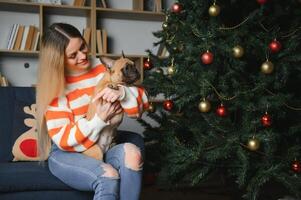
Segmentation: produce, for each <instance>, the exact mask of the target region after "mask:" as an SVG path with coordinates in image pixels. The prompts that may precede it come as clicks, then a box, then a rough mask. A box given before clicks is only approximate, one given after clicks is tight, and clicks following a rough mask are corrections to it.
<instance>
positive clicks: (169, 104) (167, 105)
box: [163, 100, 174, 111]
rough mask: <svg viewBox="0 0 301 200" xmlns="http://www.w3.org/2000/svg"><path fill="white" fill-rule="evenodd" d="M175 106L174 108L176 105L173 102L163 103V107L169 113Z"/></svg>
mask: <svg viewBox="0 0 301 200" xmlns="http://www.w3.org/2000/svg"><path fill="white" fill-rule="evenodd" d="M173 106H174V103H173V101H172V100H165V101H164V102H163V107H164V109H165V110H167V111H171V110H172V108H173Z"/></svg>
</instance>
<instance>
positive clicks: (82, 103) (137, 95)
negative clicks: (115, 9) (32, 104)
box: [45, 65, 148, 152]
mask: <svg viewBox="0 0 301 200" xmlns="http://www.w3.org/2000/svg"><path fill="white" fill-rule="evenodd" d="M105 70H106V68H105V67H104V66H103V65H97V66H96V67H94V68H92V69H91V70H90V71H89V72H87V73H84V74H81V75H78V76H68V77H66V84H67V85H66V90H65V96H62V97H58V98H55V99H54V100H53V101H52V102H51V104H50V105H49V106H48V109H47V111H46V114H45V118H46V124H47V129H48V134H49V136H50V137H51V139H52V141H53V142H54V143H55V144H56V145H57V146H58V147H59V148H60V149H62V150H65V151H76V152H82V151H85V150H86V149H88V148H89V147H91V146H92V145H93V144H94V143H95V142H97V140H98V138H99V133H100V132H101V130H102V129H103V128H104V127H105V126H107V125H108V124H107V123H105V122H104V121H102V120H101V119H100V118H99V117H98V116H97V114H95V116H94V117H93V118H92V119H91V120H87V119H86V118H85V115H86V113H87V111H88V106H89V103H90V101H91V96H92V95H93V92H94V88H95V86H96V84H97V83H98V81H99V80H100V79H102V77H103V72H104V71H105ZM124 90H125V96H124V98H123V99H122V100H121V101H120V103H121V106H122V107H123V109H124V111H125V113H127V115H128V116H130V117H140V115H141V113H142V112H143V110H145V109H146V108H147V107H148V100H147V96H146V93H145V90H144V89H143V88H140V87H124Z"/></svg>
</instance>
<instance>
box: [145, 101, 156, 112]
mask: <svg viewBox="0 0 301 200" xmlns="http://www.w3.org/2000/svg"><path fill="white" fill-rule="evenodd" d="M147 111H148V112H150V113H153V112H155V111H156V106H155V105H154V104H153V103H152V102H150V104H149V106H148V110H147Z"/></svg>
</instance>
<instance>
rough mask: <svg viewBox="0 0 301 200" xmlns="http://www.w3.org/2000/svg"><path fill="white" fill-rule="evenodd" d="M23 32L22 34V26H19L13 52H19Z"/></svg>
mask: <svg viewBox="0 0 301 200" xmlns="http://www.w3.org/2000/svg"><path fill="white" fill-rule="evenodd" d="M23 32H24V26H23V25H19V28H18V32H17V36H16V42H15V45H14V48H13V49H14V50H20V47H21V42H22V37H23Z"/></svg>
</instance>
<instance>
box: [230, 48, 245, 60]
mask: <svg viewBox="0 0 301 200" xmlns="http://www.w3.org/2000/svg"><path fill="white" fill-rule="evenodd" d="M232 51H233V56H234V57H235V58H241V57H242V56H243V55H244V49H243V48H242V47H241V46H239V45H237V46H235V47H233V49H232Z"/></svg>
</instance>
